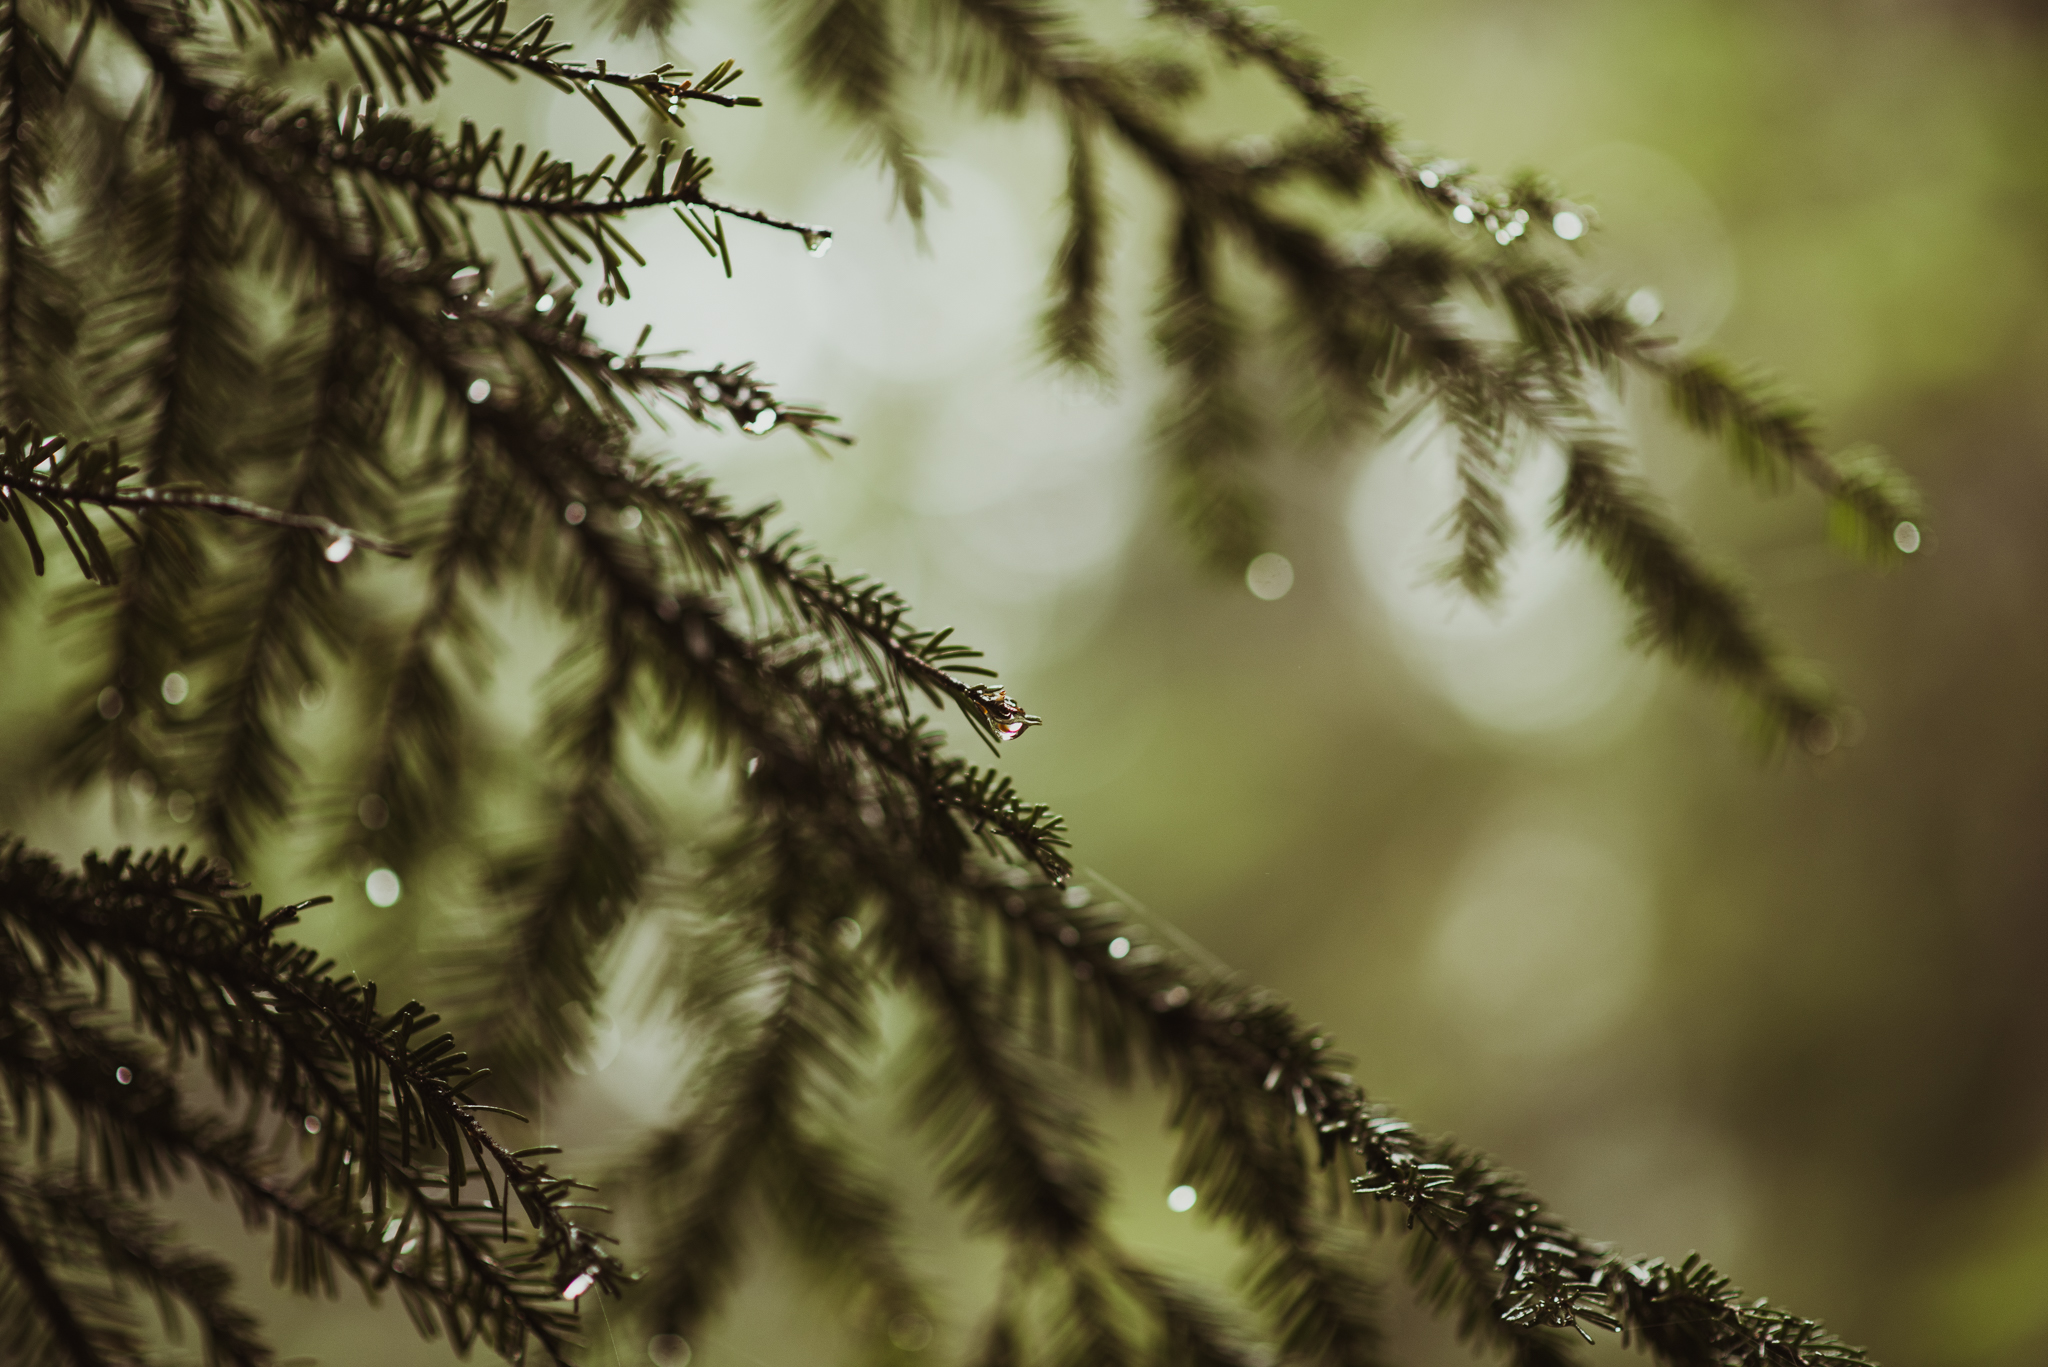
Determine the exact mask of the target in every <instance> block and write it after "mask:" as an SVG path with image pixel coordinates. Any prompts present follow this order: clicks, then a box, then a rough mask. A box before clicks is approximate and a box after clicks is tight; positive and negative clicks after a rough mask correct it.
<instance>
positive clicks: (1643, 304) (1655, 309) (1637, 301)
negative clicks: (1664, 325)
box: [1622, 289, 1664, 328]
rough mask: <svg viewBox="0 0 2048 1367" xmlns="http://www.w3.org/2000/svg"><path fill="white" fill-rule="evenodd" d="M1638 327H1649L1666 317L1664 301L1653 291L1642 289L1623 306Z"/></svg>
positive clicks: (1632, 295)
mask: <svg viewBox="0 0 2048 1367" xmlns="http://www.w3.org/2000/svg"><path fill="white" fill-rule="evenodd" d="M1622 309H1623V311H1624V312H1626V313H1627V314H1628V316H1629V317H1630V319H1632V320H1633V321H1634V322H1635V325H1636V326H1637V327H1644V328H1646V327H1648V326H1650V324H1652V323H1654V322H1656V321H1657V320H1658V319H1659V318H1662V317H1663V316H1664V300H1663V298H1662V297H1661V296H1660V295H1659V294H1658V293H1657V291H1655V290H1653V289H1640V290H1637V291H1636V292H1635V293H1634V294H1631V295H1630V296H1629V297H1628V303H1626V304H1624V305H1623V306H1622Z"/></svg>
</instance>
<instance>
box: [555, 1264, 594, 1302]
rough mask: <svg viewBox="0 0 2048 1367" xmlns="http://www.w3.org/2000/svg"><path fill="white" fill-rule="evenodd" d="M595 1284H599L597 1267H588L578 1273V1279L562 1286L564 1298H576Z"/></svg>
mask: <svg viewBox="0 0 2048 1367" xmlns="http://www.w3.org/2000/svg"><path fill="white" fill-rule="evenodd" d="M595 1285H597V1269H596V1268H595V1267H590V1268H586V1269H584V1270H583V1271H582V1272H579V1273H578V1274H576V1280H574V1281H572V1282H570V1283H569V1284H568V1285H567V1286H565V1287H563V1288H562V1299H563V1300H565V1301H573V1300H576V1299H578V1298H579V1297H581V1296H582V1295H583V1293H584V1292H586V1291H588V1290H589V1289H590V1288H591V1287H593V1286H595Z"/></svg>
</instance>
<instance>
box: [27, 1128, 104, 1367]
mask: <svg viewBox="0 0 2048 1367" xmlns="http://www.w3.org/2000/svg"><path fill="white" fill-rule="evenodd" d="M25 1196H26V1193H25V1192H23V1191H22V1189H21V1184H20V1183H19V1181H18V1180H17V1179H16V1178H15V1176H14V1174H13V1173H12V1172H10V1171H9V1170H8V1169H7V1167H6V1166H5V1165H4V1161H0V1256H4V1258H5V1259H6V1263H7V1266H8V1267H9V1268H10V1269H11V1270H12V1271H13V1274H14V1275H13V1278H12V1280H13V1282H14V1284H15V1286H16V1287H17V1288H19V1292H20V1294H21V1296H22V1298H23V1300H24V1301H25V1302H26V1304H24V1305H21V1306H18V1307H17V1306H10V1305H7V1304H6V1303H5V1300H4V1299H0V1332H5V1333H6V1334H7V1336H8V1338H9V1340H10V1346H12V1347H13V1348H15V1349H16V1350H17V1351H19V1352H21V1353H23V1354H24V1360H25V1361H27V1362H28V1363H30V1364H33V1365H34V1367H41V1364H43V1363H50V1364H58V1363H62V1364H64V1367H114V1358H113V1356H112V1354H113V1353H119V1352H122V1351H123V1350H124V1349H132V1347H133V1345H132V1344H131V1343H124V1342H121V1341H119V1340H116V1341H114V1342H111V1343H110V1342H108V1341H107V1339H108V1335H107V1334H106V1333H105V1332H104V1330H102V1332H98V1333H95V1332H93V1330H92V1329H91V1328H89V1327H88V1326H87V1324H86V1323H85V1320H84V1317H83V1315H82V1314H81V1312H80V1310H79V1308H78V1307H76V1306H75V1305H74V1304H73V1296H74V1294H75V1293H74V1292H73V1290H72V1289H71V1288H69V1287H66V1286H64V1285H63V1284H62V1283H60V1282H59V1281H58V1279H57V1276H56V1274H55V1271H54V1269H53V1268H52V1266H51V1263H52V1261H53V1259H52V1257H51V1253H52V1250H51V1249H50V1248H49V1247H48V1245H47V1244H46V1242H45V1241H44V1240H43V1239H41V1238H38V1237H37V1236H38V1233H39V1230H38V1229H37V1227H36V1225H35V1224H31V1223H30V1221H29V1220H28V1219H27V1218H25V1216H26V1213H27V1211H26V1204H27V1203H26V1201H25V1200H24V1199H23V1198H24V1197H25ZM9 1299H11V1298H9ZM10 1312H12V1313H10ZM31 1317H33V1319H34V1321H35V1322H36V1323H35V1324H34V1326H33V1327H32V1326H31V1325H30V1324H28V1323H24V1322H23V1321H25V1320H28V1319H30V1318H31ZM37 1329H40V1330H41V1332H40V1333H37V1332H36V1330H37ZM39 1340H41V1341H40V1342H39ZM124 1355H125V1354H124Z"/></svg>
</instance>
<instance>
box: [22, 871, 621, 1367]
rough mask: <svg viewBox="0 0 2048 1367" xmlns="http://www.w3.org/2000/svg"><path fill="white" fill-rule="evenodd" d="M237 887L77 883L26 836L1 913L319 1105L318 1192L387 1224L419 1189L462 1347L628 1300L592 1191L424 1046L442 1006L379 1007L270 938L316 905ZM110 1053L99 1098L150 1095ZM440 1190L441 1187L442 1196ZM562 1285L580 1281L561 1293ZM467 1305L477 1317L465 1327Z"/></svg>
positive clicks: (175, 879)
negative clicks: (579, 1193) (395, 1206)
mask: <svg viewBox="0 0 2048 1367" xmlns="http://www.w3.org/2000/svg"><path fill="white" fill-rule="evenodd" d="M231 889H232V885H230V884H228V883H227V881H226V879H225V875H224V874H223V873H222V872H221V871H220V870H219V869H218V867H217V866H211V865H202V866H199V867H198V868H196V869H194V870H191V871H187V870H185V869H184V868H183V867H182V865H181V864H180V863H179V861H178V860H176V859H175V858H173V857H171V856H169V855H154V856H148V857H146V858H144V859H142V860H140V861H134V860H130V859H129V857H128V856H127V855H126V853H125V852H123V853H122V854H121V855H118V856H117V857H116V858H115V859H114V860H112V861H108V862H101V861H99V860H96V859H92V858H88V860H87V862H86V865H85V868H84V871H83V873H82V874H81V875H79V876H75V877H74V876H71V875H67V874H65V873H63V872H62V871H60V870H58V869H57V868H56V866H55V865H54V864H52V863H51V862H50V861H49V860H47V859H45V858H42V857H39V856H31V855H27V854H24V853H23V852H22V851H21V850H20V848H19V847H18V846H16V847H14V848H12V849H10V850H9V851H8V852H7V855H6V858H5V859H4V860H0V918H4V919H5V921H6V922H7V923H8V924H9V925H10V926H11V930H10V935H11V936H14V937H21V938H25V939H26V940H27V941H28V942H30V943H33V944H34V945H35V946H36V947H37V950H38V953H39V954H40V955H41V957H42V959H43V961H44V962H46V963H50V964H55V965H65V966H76V967H78V968H82V969H84V970H85V971H88V972H90V973H91V974H93V975H94V976H95V977H99V978H104V976H105V975H107V974H108V973H109V972H118V973H120V974H121V976H122V977H123V978H124V979H125V980H126V981H127V983H128V986H129V993H130V998H131V1001H132V1003H133V1009H134V1012H135V1016H136V1019H137V1022H138V1024H140V1025H141V1026H142V1027H143V1028H144V1029H146V1030H148V1031H149V1032H150V1033H152V1034H154V1035H156V1036H157V1037H158V1038H160V1039H163V1040H165V1041H166V1042H168V1043H170V1044H171V1045H172V1046H173V1048H174V1049H177V1048H183V1047H188V1046H189V1045H191V1044H192V1043H194V1042H195V1041H203V1043H204V1045H205V1049H206V1053H207V1056H208V1061H209V1063H210V1065H211V1068H212V1070H213V1072H214V1075H215V1079H216V1082H217V1083H218V1085H220V1086H221V1087H222V1089H223V1091H224V1092H226V1093H228V1094H230V1095H232V1094H234V1093H235V1092H237V1091H242V1092H247V1093H248V1094H250V1095H251V1096H254V1097H263V1098H265V1099H266V1100H267V1101H268V1102H269V1104H270V1105H272V1106H273V1107H275V1108H276V1109H277V1110H279V1111H282V1112H283V1113H284V1114H285V1115H287V1116H293V1115H303V1114H307V1113H311V1114H312V1115H313V1116H314V1118H315V1119H316V1120H317V1121H318V1122H319V1124H318V1126H317V1128H318V1129H319V1130H320V1131H321V1133H322V1134H323V1135H324V1138H323V1139H322V1141H321V1157H320V1160H319V1162H318V1163H317V1164H316V1171H318V1172H319V1173H320V1180H319V1181H318V1183H317V1186H316V1189H317V1190H320V1191H334V1192H335V1193H336V1195H337V1197H338V1198H339V1199H340V1201H341V1205H340V1207H339V1208H340V1209H343V1210H347V1211H349V1212H351V1213H352V1218H354V1219H360V1218H361V1217H360V1216H354V1215H353V1212H355V1211H356V1209H357V1207H356V1201H357V1200H358V1199H361V1200H363V1201H366V1202H367V1203H368V1205H369V1217H370V1219H371V1221H373V1222H375V1221H380V1220H382V1218H383V1211H384V1208H385V1200H386V1189H387V1187H391V1186H396V1187H398V1188H399V1189H401V1190H402V1191H404V1192H405V1193H406V1195H407V1198H408V1205H407V1210H406V1213H405V1215H404V1216H402V1217H401V1220H400V1225H399V1227H400V1228H403V1227H404V1226H405V1225H408V1224H417V1225H418V1227H419V1228H420V1230H421V1232H422V1234H423V1235H424V1234H425V1233H427V1232H428V1231H429V1230H431V1232H432V1233H433V1235H434V1238H433V1240H432V1242H431V1244H430V1246H429V1248H428V1249H427V1250H426V1251H424V1252H423V1253H422V1255H421V1256H422V1259H423V1260H424V1259H427V1258H428V1257H430V1256H432V1257H433V1258H434V1260H435V1261H436V1262H438V1264H439V1266H440V1270H441V1272H442V1274H443V1276H444V1277H445V1279H446V1285H445V1286H443V1287H442V1289H441V1290H440V1291H439V1292H434V1290H433V1288H432V1287H431V1286H426V1287H418V1288H416V1290H418V1291H419V1294H420V1296H423V1297H426V1298H427V1300H426V1301H425V1302H422V1303H423V1304H425V1303H430V1302H432V1300H433V1296H434V1295H438V1296H439V1298H440V1299H439V1303H440V1304H441V1308H442V1311H443V1314H444V1320H445V1322H446V1323H447V1324H448V1326H449V1329H450V1332H451V1334H452V1335H454V1336H455V1337H456V1339H457V1340H458V1342H463V1341H466V1339H467V1338H468V1336H469V1335H470V1334H472V1333H474V1332H478V1331H480V1330H481V1329H482V1328H483V1327H485V1326H486V1325H489V1326H491V1327H492V1329H493V1341H494V1346H497V1347H498V1348H500V1350H501V1351H516V1350H517V1349H518V1347H519V1345H520V1344H521V1343H523V1342H525V1341H526V1340H527V1339H528V1338H531V1339H532V1340H534V1341H535V1342H537V1343H539V1344H540V1346H541V1347H542V1348H543V1349H544V1350H545V1351H547V1352H549V1353H550V1354H552V1355H554V1356H556V1357H558V1358H559V1357H560V1356H561V1352H562V1350H563V1349H564V1348H565V1347H566V1344H567V1339H566V1334H567V1332H568V1328H569V1325H570V1323H571V1322H572V1321H571V1320H570V1319H569V1315H568V1312H567V1311H566V1310H564V1309H562V1308H561V1307H560V1304H559V1302H558V1301H556V1300H555V1297H556V1295H557V1294H558V1293H559V1294H568V1295H570V1298H571V1299H573V1297H574V1295H576V1294H581V1292H582V1291H583V1290H585V1289H587V1288H589V1287H591V1286H593V1285H596V1286H599V1287H601V1288H603V1289H604V1290H605V1291H606V1292H607V1293H608V1294H616V1290H617V1287H618V1285H619V1281H620V1278H621V1276H622V1273H623V1270H622V1269H621V1267H620V1266H619V1264H618V1262H617V1260H616V1259H615V1258H614V1257H613V1256H612V1255H611V1254H610V1253H609V1252H607V1251H605V1249H604V1248H603V1245H602V1243H601V1242H600V1241H601V1239H602V1237H603V1236H601V1235H598V1234H596V1233H595V1232H593V1231H591V1230H588V1229H584V1228H581V1227H580V1226H579V1225H578V1224H577V1223H576V1222H575V1219H574V1218H573V1216H572V1215H571V1214H570V1211H571V1210H572V1209H574V1206H573V1205H572V1198H573V1194H574V1192H575V1190H576V1189H577V1184H576V1183H574V1182H573V1181H571V1180H569V1179H566V1178H562V1177H558V1176H555V1175H553V1174H551V1173H550V1172H549V1170H548V1168H547V1167H546V1166H545V1165H544V1164H538V1163H535V1162H533V1161H532V1160H531V1157H530V1156H529V1155H526V1154H522V1153H514V1152H512V1151H511V1150H509V1149H508V1148H506V1147H505V1146H504V1145H503V1144H502V1143H501V1142H500V1141H498V1140H497V1139H496V1138H495V1137H494V1136H493V1135H491V1134H490V1132H489V1131H488V1130H486V1129H484V1128H483V1126H482V1125H481V1124H480V1123H479V1121H478V1119H477V1111H478V1110H479V1109H490V1108H484V1107H480V1106H479V1104H478V1103H475V1102H472V1101H470V1100H469V1099H468V1097H467V1095H466V1094H467V1092H468V1091H469V1090H470V1089H471V1088H473V1087H474V1086H475V1085H476V1084H477V1083H478V1082H479V1081H480V1080H481V1075H480V1074H478V1073H476V1072H474V1071H473V1070H471V1069H469V1068H468V1067H467V1064H466V1056H465V1055H462V1054H459V1053H454V1052H452V1043H453V1042H452V1038H451V1037H449V1036H446V1035H443V1036H441V1037H440V1038H438V1039H436V1040H433V1041H431V1042H429V1043H426V1044H425V1045H418V1044H415V1043H414V1041H413V1036H414V1035H415V1034H416V1033H418V1032H421V1031H423V1030H425V1029H427V1028H428V1027H430V1026H431V1025H432V1024H433V1023H434V1021H435V1020H436V1019H437V1018H435V1017H432V1016H426V1015H424V1014H423V1012H422V1009H421V1008H420V1007H419V1005H418V1004H417V1003H410V1004H408V1005H406V1006H404V1007H401V1008H400V1009H399V1010H398V1011H396V1012H392V1013H390V1014H388V1015H385V1014H380V1013H379V1012H378V1011H377V1009H376V1002H375V989H374V988H373V987H366V986H364V985H361V984H357V983H355V982H354V981H353V980H352V979H341V980H336V979H334V978H333V977H332V976H331V967H332V966H331V964H318V963H316V956H315V955H314V954H313V953H312V952H311V951H302V950H299V949H297V948H296V947H294V946H291V945H288V944H283V943H281V942H278V941H276V940H275V939H274V938H273V937H274V933H275V931H276V930H277V928H278V927H280V926H283V925H286V924H290V923H291V921H292V920H293V919H295V917H296V915H297V913H298V911H299V910H300V909H301V908H298V907H285V908H281V909H279V910H276V911H273V912H270V913H268V914H267V915H266V914H264V913H263V912H262V911H261V908H260V905H259V904H258V903H257V902H256V901H255V900H254V899H250V898H234V897H231V896H230V895H229V894H230V892H231ZM195 908H196V909H195ZM42 1023H43V1025H44V1027H45V1029H46V1030H50V1029H54V1030H56V1031H57V1033H58V1034H59V1035H62V1036H64V1037H67V1038H71V1039H73V1040H77V1041H88V1040H89V1034H88V1032H87V1030H86V1028H85V1027H83V1026H82V1025H79V1024H77V1023H76V1022H72V1021H68V1020H67V1019H66V1018H65V1017H64V1016H62V1015H60V1014H52V1013H49V1012H45V1013H44V1014H43V1017H42ZM81 1047H82V1046H81ZM113 1062H114V1060H113V1059H110V1058H104V1057H103V1058H102V1059H101V1069H100V1081H99V1082H98V1087H99V1089H100V1093H101V1102H102V1107H103V1109H104V1108H106V1106H107V1104H108V1100H109V1098H111V1099H113V1100H114V1101H116V1102H119V1101H120V1100H121V1098H122V1095H123V1094H124V1093H126V1094H127V1095H129V1096H134V1097H138V1098H140V1097H141V1096H142V1095H143V1094H142V1093H141V1092H140V1091H137V1092H132V1093H131V1092H128V1088H127V1086H117V1087H108V1086H107V1083H106V1079H108V1078H113V1077H114V1074H115V1069H114V1067H113V1066H112V1065H113ZM117 1080H118V1079H117ZM130 1081H131V1082H132V1079H131V1080H130ZM173 1100H174V1098H173ZM106 1113H107V1114H109V1115H115V1114H117V1112H115V1111H114V1110H111V1109H109V1110H107V1112H106ZM118 1114H120V1115H123V1116H127V1117H129V1118H131V1119H132V1118H133V1109H132V1106H131V1105H127V1104H123V1105H122V1106H121V1109H120V1111H119V1112H118ZM306 1128H307V1129H308V1131H309V1132H310V1131H312V1130H314V1129H315V1128H316V1126H315V1125H311V1124H309V1125H308V1126H307V1127H306ZM159 1138H160V1137H159ZM415 1150H417V1151H419V1152H420V1153H430V1152H436V1151H438V1152H439V1154H440V1155H441V1158H442V1159H443V1161H444V1162H445V1164H446V1167H445V1171H444V1172H442V1173H438V1174H434V1173H424V1174H423V1173H420V1172H419V1171H417V1170H416V1169H415V1167H414V1166H413V1165H414V1157H413V1155H414V1152H415ZM135 1151H136V1152H141V1153H151V1152H155V1151H156V1150H155V1149H154V1148H153V1147H152V1146H148V1145H144V1146H138V1147H137V1148H136V1150H135ZM344 1157H346V1158H347V1159H348V1161H346V1162H344V1161H343V1159H344ZM493 1171H495V1173H496V1174H497V1175H496V1177H495V1178H494V1177H493V1175H492V1174H493ZM473 1177H476V1178H481V1179H482V1180H483V1182H484V1184H485V1187H486V1190H487V1192H488V1193H489V1194H490V1197H491V1200H490V1201H489V1202H488V1203H487V1204H485V1205H483V1206H481V1207H478V1206H463V1205H462V1204H461V1203H460V1198H461V1193H462V1190H463V1187H464V1185H465V1183H466V1182H467V1181H468V1180H471V1178H473ZM431 1189H438V1190H440V1191H441V1192H442V1194H441V1195H440V1196H438V1197H436V1196H432V1195H429V1191H430V1190H431ZM515 1201H516V1202H517V1203H518V1204H519V1206H520V1208H521V1210H522V1212H523V1213H524V1216H525V1218H526V1220H527V1222H528V1223H529V1224H530V1226H531V1228H532V1231H533V1232H532V1236H531V1238H530V1239H527V1240H525V1241H523V1242H520V1243H517V1244H515V1245H514V1247H515V1248H516V1249H517V1252H516V1253H514V1254H510V1255H508V1254H506V1253H504V1252H502V1251H501V1252H500V1253H499V1254H498V1255H496V1256H493V1255H492V1254H491V1253H489V1252H486V1250H485V1247H484V1239H485V1237H486V1231H491V1230H495V1231H496V1237H497V1238H498V1239H499V1240H500V1241H505V1240H511V1239H512V1238H513V1231H512V1227H511V1210H510V1206H511V1203H513V1202H515ZM550 1271H551V1273H552V1279H549V1273H550ZM564 1284H567V1285H568V1286H569V1288H570V1291H569V1292H566V1293H563V1292H561V1288H562V1287H563V1285H564ZM410 1299H418V1298H417V1297H414V1298H410ZM458 1311H464V1312H465V1313H467V1314H468V1315H469V1317H470V1318H469V1320H468V1321H467V1323H465V1322H464V1321H463V1319H462V1315H461V1314H459V1313H458ZM416 1318H418V1315H417V1314H416ZM429 1323H431V1321H429Z"/></svg>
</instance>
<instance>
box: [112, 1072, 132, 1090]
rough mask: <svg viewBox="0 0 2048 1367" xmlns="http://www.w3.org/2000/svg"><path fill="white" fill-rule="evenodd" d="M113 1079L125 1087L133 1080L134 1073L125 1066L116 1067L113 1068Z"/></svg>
mask: <svg viewBox="0 0 2048 1367" xmlns="http://www.w3.org/2000/svg"><path fill="white" fill-rule="evenodd" d="M114 1081H116V1082H118V1083H120V1084H121V1085H122V1086H123V1087H126V1086H127V1085H128V1084H129V1083H131V1082H133V1081H135V1074H134V1073H132V1072H130V1071H129V1070H128V1069H126V1068H116V1069H115V1070H114Z"/></svg>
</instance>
